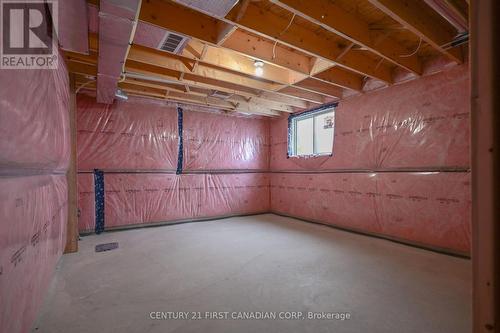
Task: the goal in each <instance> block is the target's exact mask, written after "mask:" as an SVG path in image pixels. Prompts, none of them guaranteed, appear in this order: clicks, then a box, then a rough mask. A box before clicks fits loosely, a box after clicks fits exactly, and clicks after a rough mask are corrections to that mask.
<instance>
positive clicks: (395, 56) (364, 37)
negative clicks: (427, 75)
mask: <svg viewBox="0 0 500 333" xmlns="http://www.w3.org/2000/svg"><path fill="white" fill-rule="evenodd" d="M270 1H271V2H273V3H275V4H277V5H279V6H281V7H283V8H285V9H287V10H289V11H291V12H292V13H294V14H296V15H298V16H301V17H303V18H305V19H307V20H309V21H311V22H313V23H315V24H317V25H319V26H321V27H323V28H324V29H326V30H328V31H331V32H333V33H335V34H338V35H340V36H342V37H344V38H346V39H348V40H350V41H351V42H353V43H356V44H358V45H361V46H362V47H364V48H366V49H368V50H370V51H371V52H374V53H376V54H378V55H380V56H381V57H384V58H385V59H386V60H389V61H390V62H392V63H394V64H396V65H398V66H401V67H403V68H405V69H407V70H408V71H411V72H413V73H415V74H417V75H420V74H422V64H421V62H420V60H419V59H418V56H417V55H416V54H414V55H412V56H409V57H401V55H406V54H408V52H409V50H407V49H406V48H405V47H404V46H402V45H400V44H399V43H398V42H396V41H395V40H393V39H391V38H390V37H388V38H384V39H383V40H382V41H380V42H378V43H376V39H375V38H374V37H375V36H374V33H373V31H370V28H369V24H368V23H367V22H364V21H363V20H361V19H359V18H358V17H356V16H355V15H353V14H351V13H349V12H348V11H346V10H344V9H343V8H341V7H340V6H338V5H336V4H335V3H333V2H332V1H329V0H270Z"/></svg>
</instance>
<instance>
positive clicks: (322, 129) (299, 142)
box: [288, 104, 337, 157]
mask: <svg viewBox="0 0 500 333" xmlns="http://www.w3.org/2000/svg"><path fill="white" fill-rule="evenodd" d="M336 106H337V104H334V105H329V106H327V107H323V108H321V109H317V110H311V111H307V112H304V113H301V114H298V115H291V116H290V117H289V118H288V156H290V157H294V156H317V155H332V152H333V134H334V129H335V107H336Z"/></svg>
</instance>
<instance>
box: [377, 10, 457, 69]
mask: <svg viewBox="0 0 500 333" xmlns="http://www.w3.org/2000/svg"><path fill="white" fill-rule="evenodd" d="M369 1H370V3H372V4H373V5H374V6H375V7H377V8H379V9H380V10H382V11H383V12H384V13H385V14H387V15H389V16H390V17H392V18H393V19H394V20H396V21H397V22H399V23H400V24H401V25H403V26H404V27H406V28H407V29H408V30H410V31H412V32H413V33H414V34H416V35H417V36H418V37H419V38H421V39H422V40H423V41H425V42H426V43H428V44H430V45H431V46H433V47H434V48H435V49H436V50H438V51H440V52H442V53H443V54H445V55H447V56H448V57H449V58H451V59H452V60H454V61H455V62H458V63H461V62H462V61H463V55H462V50H461V48H460V47H455V48H449V49H447V48H444V47H443V45H447V44H449V43H450V42H451V41H453V39H454V38H455V35H456V31H455V30H454V28H453V27H451V26H450V25H449V24H448V23H447V22H446V21H445V20H444V19H443V18H442V17H441V16H440V15H439V14H437V13H436V12H434V11H433V10H432V9H431V8H429V7H428V6H427V5H426V4H425V2H424V1H410V0H404V1H403V0H369Z"/></svg>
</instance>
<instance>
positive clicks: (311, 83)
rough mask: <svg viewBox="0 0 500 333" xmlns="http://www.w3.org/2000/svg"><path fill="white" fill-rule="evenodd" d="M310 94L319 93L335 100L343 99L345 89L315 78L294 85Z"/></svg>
mask: <svg viewBox="0 0 500 333" xmlns="http://www.w3.org/2000/svg"><path fill="white" fill-rule="evenodd" d="M293 87H298V88H301V89H305V90H308V91H310V92H314V93H319V94H322V95H325V96H329V97H333V98H342V96H343V94H342V92H343V89H342V88H340V87H337V86H334V85H331V84H329V83H327V82H323V81H320V80H317V79H315V78H307V79H305V80H302V81H300V82H298V83H296V84H294V85H293Z"/></svg>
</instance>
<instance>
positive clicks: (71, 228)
mask: <svg viewBox="0 0 500 333" xmlns="http://www.w3.org/2000/svg"><path fill="white" fill-rule="evenodd" d="M69 79H70V81H69V82H70V95H69V109H68V113H69V117H68V118H69V131H70V155H69V156H70V157H69V167H68V171H67V172H66V180H67V182H68V220H67V229H66V246H65V248H64V253H73V252H77V251H78V189H77V167H76V93H75V91H76V85H75V78H74V76H73V75H72V74H70V78H69Z"/></svg>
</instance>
